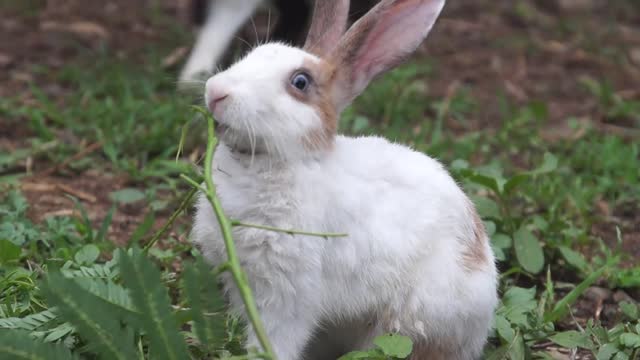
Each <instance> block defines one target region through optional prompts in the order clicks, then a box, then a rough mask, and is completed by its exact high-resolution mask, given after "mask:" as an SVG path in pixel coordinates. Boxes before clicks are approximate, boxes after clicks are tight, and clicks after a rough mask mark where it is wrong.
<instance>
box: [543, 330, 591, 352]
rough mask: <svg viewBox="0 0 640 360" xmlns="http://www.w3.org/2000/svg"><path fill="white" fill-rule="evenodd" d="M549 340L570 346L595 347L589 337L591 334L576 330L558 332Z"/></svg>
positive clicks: (570, 347) (571, 347)
mask: <svg viewBox="0 0 640 360" xmlns="http://www.w3.org/2000/svg"><path fill="white" fill-rule="evenodd" d="M549 340H551V341H553V342H554V343H556V344H558V345H560V346H563V347H566V348H569V349H573V348H583V349H591V348H593V343H592V342H591V339H590V338H589V334H587V333H584V332H579V331H575V330H569V331H564V332H560V333H557V334H555V335H553V336H551V337H549Z"/></svg>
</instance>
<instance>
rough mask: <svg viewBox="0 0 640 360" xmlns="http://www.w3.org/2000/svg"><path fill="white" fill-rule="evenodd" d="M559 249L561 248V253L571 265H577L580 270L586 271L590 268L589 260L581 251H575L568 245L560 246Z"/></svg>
mask: <svg viewBox="0 0 640 360" xmlns="http://www.w3.org/2000/svg"><path fill="white" fill-rule="evenodd" d="M558 250H560V254H562V257H564V259H565V260H566V261H567V263H569V265H571V266H573V267H575V268H576V269H578V270H580V271H585V272H586V271H587V270H588V269H589V264H588V263H587V260H586V259H585V258H584V256H583V255H582V254H580V253H579V252H577V251H574V250H572V249H570V248H568V247H566V246H560V247H558Z"/></svg>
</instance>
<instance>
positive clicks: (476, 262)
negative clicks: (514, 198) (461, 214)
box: [462, 203, 489, 272]
mask: <svg viewBox="0 0 640 360" xmlns="http://www.w3.org/2000/svg"><path fill="white" fill-rule="evenodd" d="M469 208H470V211H471V215H472V216H473V239H472V241H471V242H469V243H466V244H465V245H466V246H467V248H466V249H465V251H464V252H463V253H462V265H463V267H464V269H465V270H466V271H467V272H473V271H478V270H482V269H483V268H484V267H485V266H486V265H487V264H488V262H489V256H488V254H487V251H486V242H487V239H488V237H487V232H486V230H485V227H484V223H483V222H482V219H480V216H479V215H478V212H477V211H476V209H475V207H474V206H473V204H471V203H469Z"/></svg>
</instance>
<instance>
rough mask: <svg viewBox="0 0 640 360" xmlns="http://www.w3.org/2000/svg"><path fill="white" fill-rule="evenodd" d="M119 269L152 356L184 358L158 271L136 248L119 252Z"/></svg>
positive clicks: (182, 341)
mask: <svg viewBox="0 0 640 360" xmlns="http://www.w3.org/2000/svg"><path fill="white" fill-rule="evenodd" d="M119 253H120V272H121V273H122V274H127V276H123V281H124V285H125V287H126V288H127V289H129V291H130V294H131V300H132V301H133V304H134V306H135V307H136V309H137V310H138V312H139V313H140V314H141V322H142V325H144V327H143V329H141V330H144V332H145V333H146V334H147V335H148V338H149V343H150V352H151V353H152V354H153V357H154V359H160V360H182V359H187V358H188V356H187V348H186V345H185V342H184V338H183V337H182V335H181V334H180V333H179V332H178V327H177V323H176V319H175V317H174V315H173V312H172V311H171V306H170V304H171V302H170V301H169V295H168V293H167V288H166V287H165V286H164V285H163V284H162V281H161V279H160V271H159V270H158V268H157V267H156V266H154V265H153V264H152V263H151V261H150V260H149V259H148V258H147V257H145V256H144V253H142V252H141V251H140V250H139V249H137V248H134V249H132V255H129V254H127V253H125V252H124V251H120V252H119Z"/></svg>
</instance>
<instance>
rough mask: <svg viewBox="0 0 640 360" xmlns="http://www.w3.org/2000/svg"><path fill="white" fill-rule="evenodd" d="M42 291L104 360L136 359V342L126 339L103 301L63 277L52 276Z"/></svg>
mask: <svg viewBox="0 0 640 360" xmlns="http://www.w3.org/2000/svg"><path fill="white" fill-rule="evenodd" d="M43 291H44V293H45V295H46V297H47V300H48V301H49V303H50V304H53V305H55V306H56V307H57V309H58V312H59V313H60V314H62V316H63V317H64V318H65V319H67V320H68V321H69V322H71V324H73V325H74V326H75V327H76V329H77V330H78V334H79V335H80V336H81V337H82V338H84V339H85V340H87V341H88V345H89V347H90V348H93V349H95V350H96V351H97V352H98V353H100V354H102V355H103V356H104V358H109V359H117V360H128V359H133V358H135V357H136V356H135V353H136V352H135V350H134V347H133V338H132V337H131V338H129V337H127V336H126V335H127V333H126V332H125V331H123V329H122V327H121V326H120V322H119V320H118V318H117V317H114V316H113V314H112V313H111V312H109V311H105V304H104V302H103V301H102V300H101V299H100V298H98V297H96V296H95V295H93V294H91V293H90V292H88V291H86V290H85V289H83V288H82V287H80V285H78V284H77V283H76V282H75V281H74V280H72V279H67V278H65V277H64V276H62V274H60V273H52V274H49V276H48V277H47V280H46V283H45V285H44V287H43Z"/></svg>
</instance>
